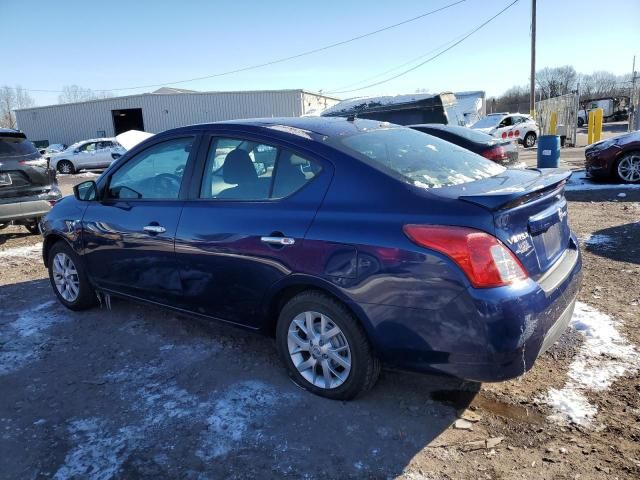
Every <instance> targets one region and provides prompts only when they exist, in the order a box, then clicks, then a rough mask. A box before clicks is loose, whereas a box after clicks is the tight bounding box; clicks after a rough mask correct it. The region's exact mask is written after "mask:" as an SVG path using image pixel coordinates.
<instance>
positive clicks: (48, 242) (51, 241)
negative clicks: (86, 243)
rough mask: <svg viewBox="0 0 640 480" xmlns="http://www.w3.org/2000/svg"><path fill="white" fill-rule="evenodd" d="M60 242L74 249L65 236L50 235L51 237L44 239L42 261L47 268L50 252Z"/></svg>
mask: <svg viewBox="0 0 640 480" xmlns="http://www.w3.org/2000/svg"><path fill="white" fill-rule="evenodd" d="M58 242H64V243H66V244H67V245H68V246H69V247H70V248H72V249H73V245H72V244H71V243H70V242H69V241H68V240H67V239H66V238H64V236H62V235H59V234H57V233H50V234H49V235H47V236H46V237H45V238H44V242H43V243H42V260H43V261H44V264H45V266H47V267H48V266H49V252H50V251H51V248H52V247H53V246H54V245H55V244H56V243H58Z"/></svg>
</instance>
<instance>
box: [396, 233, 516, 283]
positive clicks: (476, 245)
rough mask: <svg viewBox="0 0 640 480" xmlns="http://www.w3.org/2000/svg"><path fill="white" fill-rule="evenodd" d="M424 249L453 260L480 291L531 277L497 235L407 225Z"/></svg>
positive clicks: (409, 234)
mask: <svg viewBox="0 0 640 480" xmlns="http://www.w3.org/2000/svg"><path fill="white" fill-rule="evenodd" d="M403 230H404V233H405V234H406V235H407V236H408V237H409V238H410V239H411V240H412V241H413V242H414V243H417V244H418V245H420V246H421V247H425V248H430V249H432V250H435V251H437V252H440V253H442V254H444V255H446V256H447V257H449V258H451V259H452V260H453V261H454V262H455V263H456V264H457V265H458V266H459V267H460V268H461V269H462V271H463V272H464V273H465V275H466V276H467V278H468V279H469V281H470V282H471V284H472V285H473V286H474V287H476V288H489V287H501V286H504V285H510V284H512V283H514V282H516V281H518V280H524V279H526V278H527V277H528V275H527V272H526V271H525V269H524V267H523V266H522V264H521V263H520V261H519V260H518V259H517V258H516V256H515V255H514V254H513V253H512V252H511V250H509V249H508V248H507V247H505V246H504V244H503V243H502V242H501V241H500V240H498V239H497V238H496V237H494V236H493V235H489V234H488V233H485V232H482V231H480V230H475V229H473V228H466V227H449V226H440V225H437V226H436V225H405V226H404V229H403Z"/></svg>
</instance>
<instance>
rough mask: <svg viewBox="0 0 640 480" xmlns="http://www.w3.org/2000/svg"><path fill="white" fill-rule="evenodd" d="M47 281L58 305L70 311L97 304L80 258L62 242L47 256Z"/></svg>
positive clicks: (55, 245)
mask: <svg viewBox="0 0 640 480" xmlns="http://www.w3.org/2000/svg"><path fill="white" fill-rule="evenodd" d="M48 267H49V281H50V282H51V286H52V287H53V291H54V292H55V294H56V296H57V297H58V300H59V301H60V303H62V304H63V305H64V306H65V307H67V308H69V309H71V310H85V309H87V308H90V307H93V306H94V305H95V304H96V303H97V297H96V295H95V291H94V290H93V287H92V286H91V284H90V283H89V279H88V278H87V274H86V272H85V270H84V266H83V265H82V262H81V261H80V257H78V255H77V254H76V252H74V251H73V249H72V248H71V247H70V246H69V245H67V244H66V243H65V242H64V241H59V242H57V243H56V244H54V245H53V246H52V247H51V250H49V254H48Z"/></svg>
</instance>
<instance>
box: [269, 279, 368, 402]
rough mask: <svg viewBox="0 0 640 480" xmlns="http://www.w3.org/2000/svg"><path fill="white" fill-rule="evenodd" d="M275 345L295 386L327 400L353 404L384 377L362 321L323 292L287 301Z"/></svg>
mask: <svg viewBox="0 0 640 480" xmlns="http://www.w3.org/2000/svg"><path fill="white" fill-rule="evenodd" d="M276 342H277V346H278V352H279V353H280V357H281V358H282V361H283V362H284V364H285V365H286V366H287V369H288V371H289V375H290V376H291V378H292V379H293V380H294V382H295V383H296V384H298V385H300V386H301V387H303V388H305V389H306V390H309V391H311V392H313V393H316V394H318V395H321V396H323V397H327V398H331V399H336V400H350V399H352V398H354V397H355V396H357V395H358V394H360V393H362V392H365V391H367V390H369V389H370V388H371V387H373V385H375V383H376V381H377V379H378V376H379V374H380V360H379V359H378V358H377V357H376V356H375V355H374V352H373V349H372V348H371V345H370V343H369V341H368V339H367V336H366V334H365V332H364V329H363V328H362V326H361V325H360V323H359V322H358V320H357V319H356V318H355V317H354V316H353V314H352V313H351V312H350V311H349V310H348V309H347V308H346V307H345V306H344V305H343V304H342V303H340V302H338V301H337V300H335V299H334V298H332V297H330V296H328V295H326V294H324V293H322V292H318V291H309V292H303V293H301V294H299V295H296V296H295V297H294V298H292V299H291V300H289V302H287V304H286V305H285V306H284V307H283V308H282V310H281V312H280V316H279V319H278V326H277V330H276Z"/></svg>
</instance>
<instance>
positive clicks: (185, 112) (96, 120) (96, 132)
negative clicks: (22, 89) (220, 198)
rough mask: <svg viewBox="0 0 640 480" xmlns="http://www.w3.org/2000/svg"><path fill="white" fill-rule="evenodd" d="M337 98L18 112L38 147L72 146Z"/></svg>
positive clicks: (215, 96)
mask: <svg viewBox="0 0 640 480" xmlns="http://www.w3.org/2000/svg"><path fill="white" fill-rule="evenodd" d="M338 102H339V99H337V98H333V97H328V96H326V95H322V94H319V93H312V92H308V91H306V90H301V89H297V90H259V91H238V92H194V91H190V90H180V89H173V88H161V89H159V90H157V91H155V92H153V93H144V94H140V95H129V96H125V97H113V98H105V99H100V100H90V101H86V102H79V103H67V104H60V105H49V106H45V107H33V108H25V109H20V110H16V111H15V113H16V120H17V123H18V128H19V129H20V130H22V131H23V132H24V133H25V134H26V135H27V138H29V139H30V140H31V141H33V142H35V143H36V144H37V145H49V144H54V143H65V144H67V145H71V144H72V143H75V142H77V141H79V140H84V139H87V138H101V137H113V136H115V135H118V134H120V133H122V132H126V131H128V130H141V131H145V132H149V133H159V132H162V131H164V130H168V129H170V128H175V127H180V126H184V125H191V124H194V123H205V122H216V121H220V120H233V119H238V118H256V117H300V116H303V115H309V114H317V113H319V112H320V111H322V110H324V109H325V108H327V107H330V106H332V105H335V104H336V103H338Z"/></svg>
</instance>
